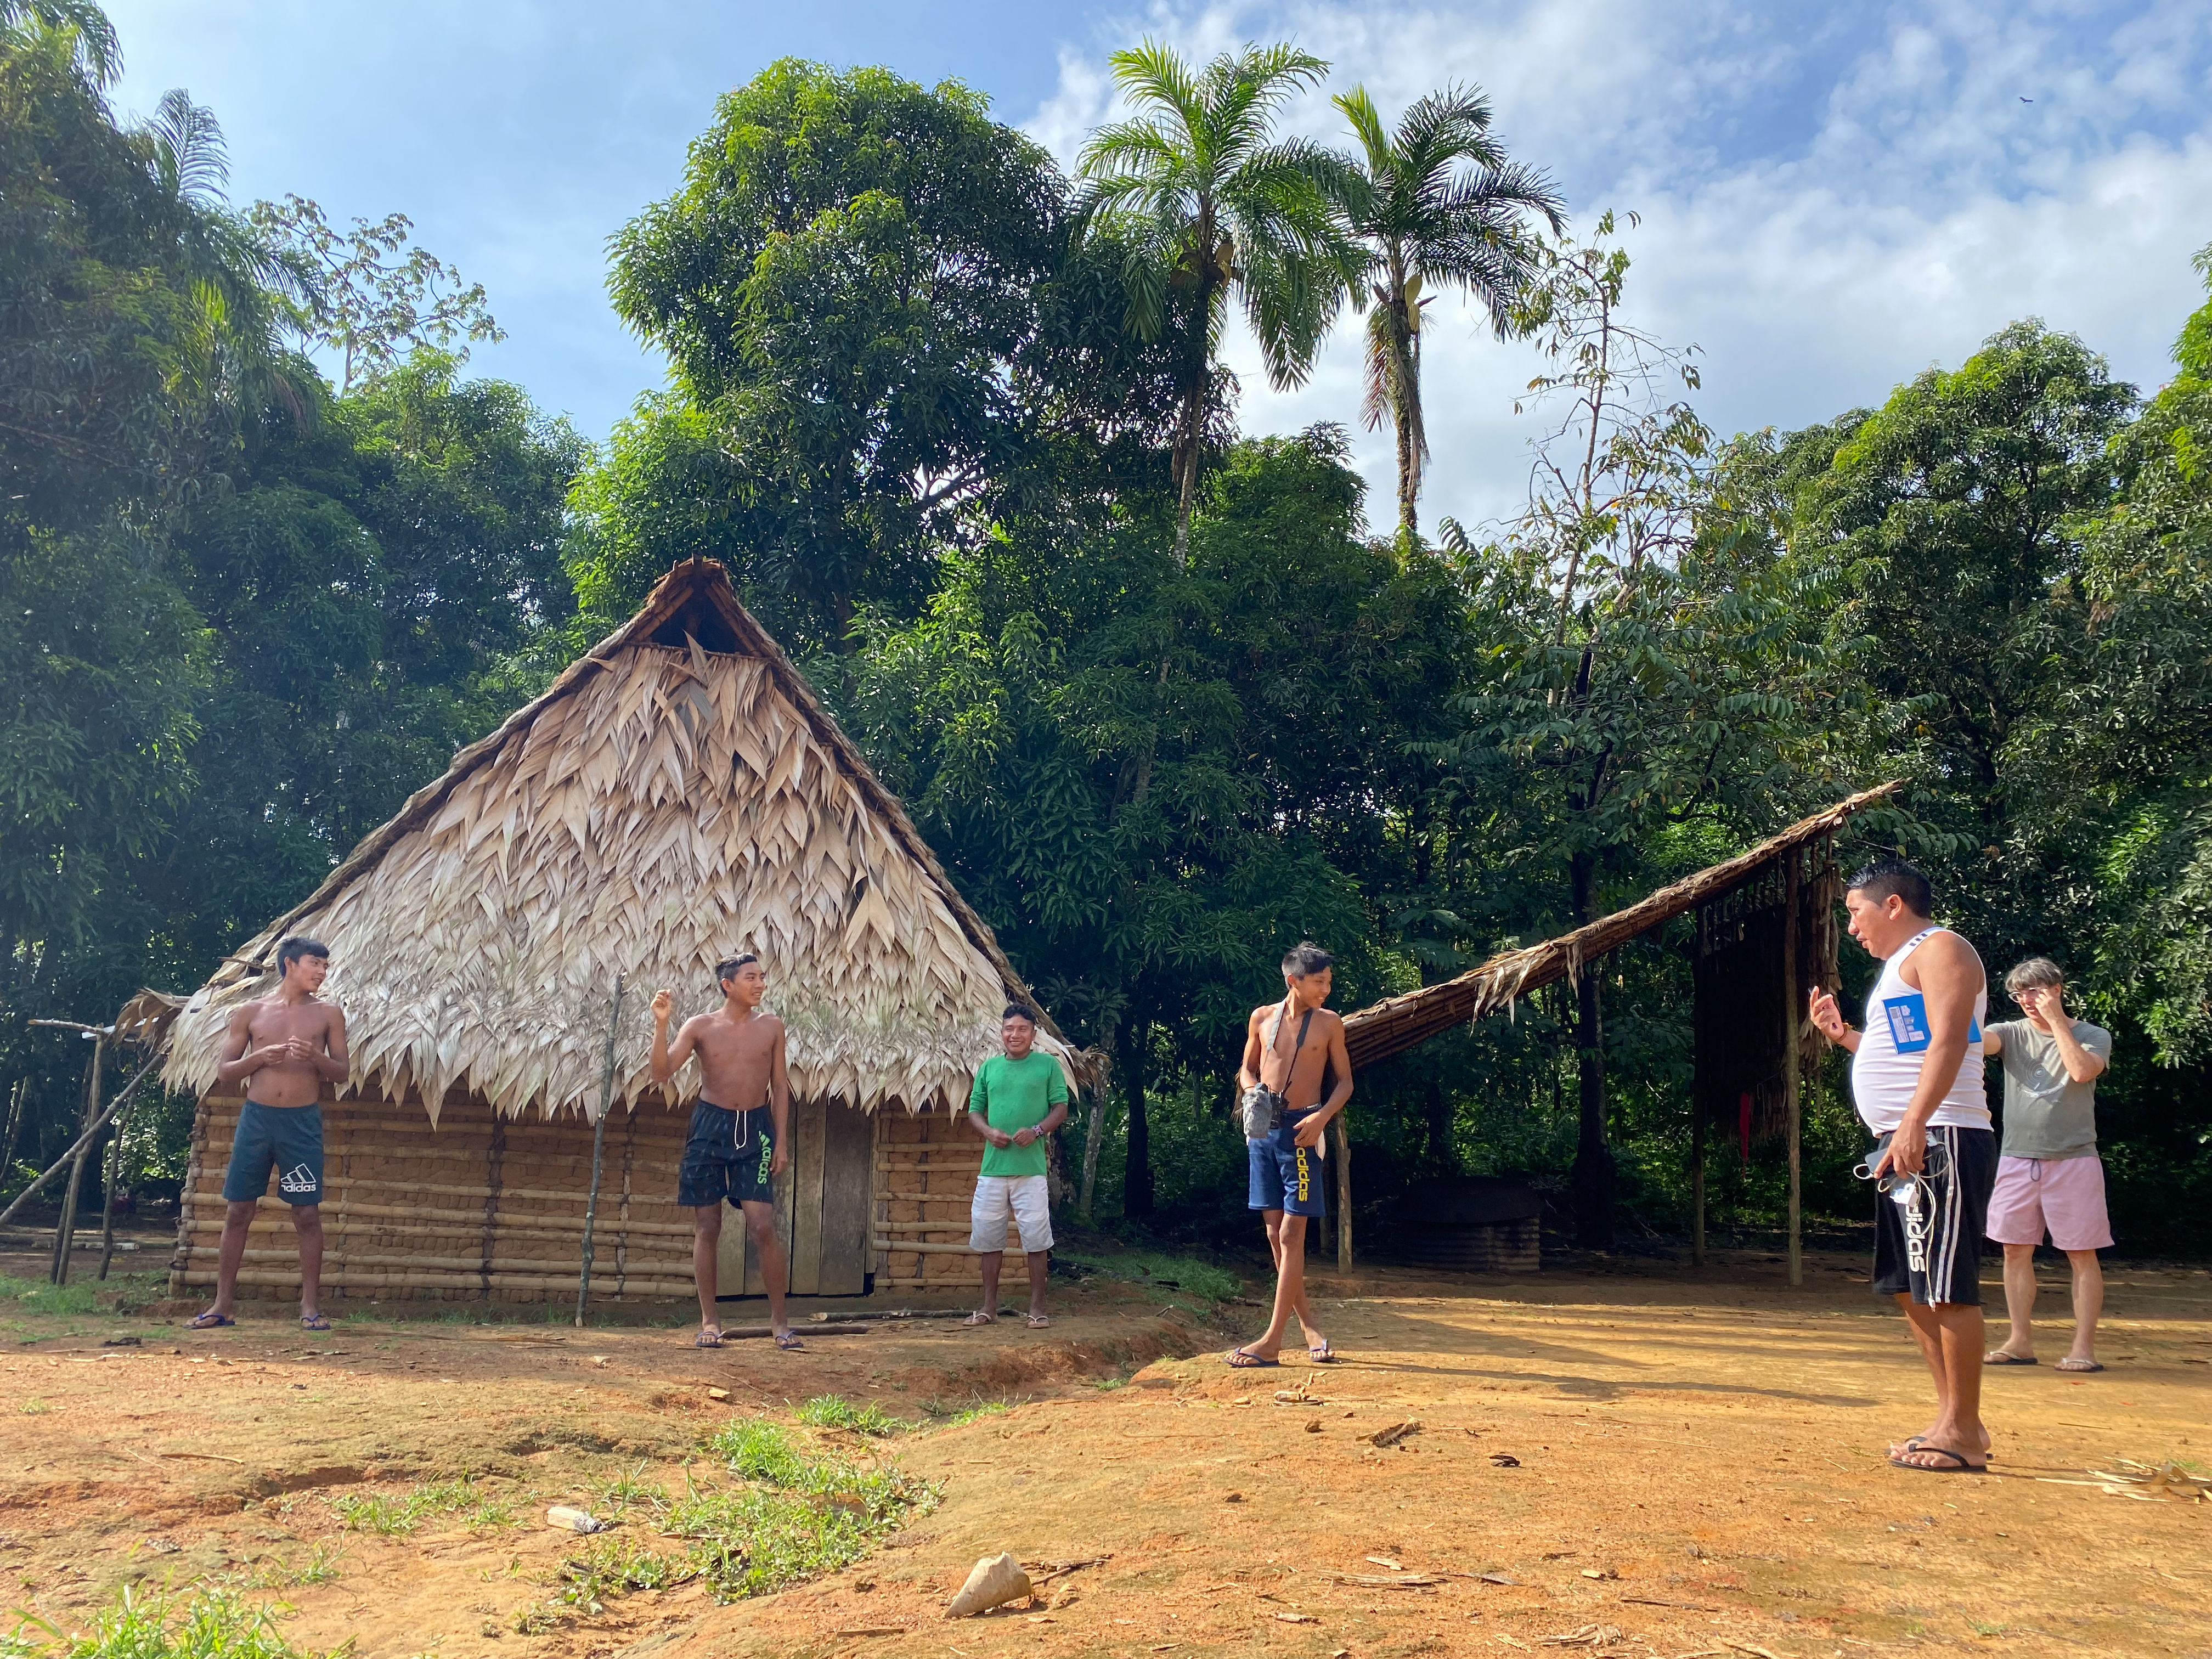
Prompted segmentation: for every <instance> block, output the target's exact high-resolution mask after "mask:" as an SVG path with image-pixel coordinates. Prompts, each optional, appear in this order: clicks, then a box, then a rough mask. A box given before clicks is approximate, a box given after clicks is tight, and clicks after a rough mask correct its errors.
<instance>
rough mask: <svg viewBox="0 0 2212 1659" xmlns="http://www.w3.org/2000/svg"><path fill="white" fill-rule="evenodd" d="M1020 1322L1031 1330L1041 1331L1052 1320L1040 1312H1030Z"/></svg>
mask: <svg viewBox="0 0 2212 1659" xmlns="http://www.w3.org/2000/svg"><path fill="white" fill-rule="evenodd" d="M1022 1322H1023V1323H1024V1324H1025V1325H1027V1326H1028V1327H1029V1328H1030V1329H1031V1330H1033V1331H1041V1330H1042V1329H1043V1328H1045V1327H1046V1326H1048V1325H1049V1324H1051V1323H1052V1321H1050V1320H1049V1319H1047V1318H1046V1317H1045V1316H1043V1315H1042V1314H1030V1315H1028V1316H1025V1317H1024V1319H1023V1321H1022Z"/></svg>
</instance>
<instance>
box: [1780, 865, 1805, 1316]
mask: <svg viewBox="0 0 2212 1659" xmlns="http://www.w3.org/2000/svg"><path fill="white" fill-rule="evenodd" d="M1803 861H1804V860H1803V857H1802V851H1801V849H1800V848H1795V847H1793V848H1790V850H1789V851H1787V852H1785V853H1784V854H1783V855H1782V1030H1783V1040H1782V1105H1783V1110H1784V1113H1785V1114H1786V1115H1787V1117H1788V1122H1789V1135H1790V1243H1789V1253H1790V1283H1791V1284H1792V1285H1802V1284H1803V1283H1804V1282H1805V1181H1804V1159H1803V1156H1802V1153H1803V1138H1802V1127H1803V1117H1804V1114H1803V1111H1802V1103H1801V1102H1800V1101H1799V1099H1798V1095H1799V1092H1800V1091H1799V1088H1798V1084H1799V1081H1800V1079H1799V1077H1798V1070H1799V1066H1798V1060H1797V1034H1798V1032H1799V1031H1800V1030H1802V1028H1803V1024H1804V1018H1805V1015H1804V1011H1803V1010H1802V1009H1801V1008H1800V1007H1799V1006H1798V981H1799V980H1800V979H1802V977H1803V975H1802V974H1801V973H1800V972H1799V971H1798V961H1797V905H1798V899H1799V896H1800V895H1801V893H1802V891H1803V886H1802V880H1801V878H1800V868H1801V866H1802V864H1803Z"/></svg>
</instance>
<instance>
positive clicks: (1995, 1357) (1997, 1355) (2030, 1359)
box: [1982, 1348, 2063, 1368]
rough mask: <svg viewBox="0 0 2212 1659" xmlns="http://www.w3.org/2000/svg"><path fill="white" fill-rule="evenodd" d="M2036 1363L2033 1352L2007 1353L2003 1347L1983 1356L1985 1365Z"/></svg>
mask: <svg viewBox="0 0 2212 1659" xmlns="http://www.w3.org/2000/svg"><path fill="white" fill-rule="evenodd" d="M2035 1363H2036V1360H2035V1356H2034V1355H2033V1354H2018V1353H2007V1352H2005V1351H2004V1350H2003V1349H2002V1348H1999V1349H1997V1350H1996V1352H1993V1353H1985V1354H1984V1355H1983V1356H1982V1364H1984V1365H2033V1364H2035ZM2062 1368H2063V1367H2062Z"/></svg>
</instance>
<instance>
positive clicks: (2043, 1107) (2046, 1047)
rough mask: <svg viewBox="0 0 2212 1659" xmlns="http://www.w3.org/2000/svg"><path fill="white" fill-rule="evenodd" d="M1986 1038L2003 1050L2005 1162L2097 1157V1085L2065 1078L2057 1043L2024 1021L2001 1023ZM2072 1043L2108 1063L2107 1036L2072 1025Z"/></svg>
mask: <svg viewBox="0 0 2212 1659" xmlns="http://www.w3.org/2000/svg"><path fill="white" fill-rule="evenodd" d="M1989 1030H1990V1036H1994V1037H1996V1039H1997V1040H1998V1041H1999V1042H2002V1044H2003V1045H2004V1048H2003V1051H2002V1053H2001V1054H1999V1055H1998V1056H1997V1058H1998V1060H1999V1061H2000V1062H2001V1063H2002V1065H2003V1066H2004V1079H2005V1089H2004V1147H2003V1151H2004V1155H2005V1156H2006V1157H2007V1158H2093V1157H2095V1156H2096V1152H2097V1081H2096V1079H2094V1078H2092V1079H2090V1080H2089V1081H2088V1082H2087V1083H2076V1082H2075V1081H2074V1079H2072V1078H2070V1077H2069V1076H2067V1075H2066V1062H2065V1060H2063V1059H2061V1058H2060V1057H2059V1053H2058V1039H2057V1037H2055V1036H2051V1033H2050V1032H2048V1031H2039V1030H2036V1029H2035V1027H2034V1026H2033V1025H2031V1024H2028V1022H2027V1021H2026V1020H2024V1019H2008V1020H2001V1021H1999V1022H1998V1023H1997V1024H1994V1025H1992V1026H1990V1028H1989ZM2074 1040H2075V1042H2078V1043H2080V1044H2081V1046H2082V1047H2083V1048H2087V1050H2088V1051H2089V1052H2090V1053H2091V1054H2094V1055H2096V1056H2097V1058H2098V1059H2100V1060H2105V1061H2107V1062H2109V1061H2110V1060H2112V1033H2111V1032H2110V1031H2107V1030H2105V1028H2104V1027H2103V1026H2101V1025H2092V1024H2089V1022H2088V1021H2087V1020H2086V1019H2077V1020H2075V1022H2074Z"/></svg>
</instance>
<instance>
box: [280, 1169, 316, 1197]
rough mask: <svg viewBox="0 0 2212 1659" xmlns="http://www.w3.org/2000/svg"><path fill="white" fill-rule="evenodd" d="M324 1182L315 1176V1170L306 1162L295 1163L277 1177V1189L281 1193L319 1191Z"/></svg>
mask: <svg viewBox="0 0 2212 1659" xmlns="http://www.w3.org/2000/svg"><path fill="white" fill-rule="evenodd" d="M322 1184H323V1183H322V1182H319V1181H318V1180H317V1179H316V1178H315V1172H314V1171H313V1170H310V1169H309V1168H308V1167H307V1165H306V1164H295V1165H294V1166H293V1167H292V1168H291V1169H289V1170H285V1171H284V1173H283V1175H280V1176H277V1177H276V1190H277V1191H278V1192H280V1193H313V1192H319V1191H321V1190H322Z"/></svg>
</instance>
